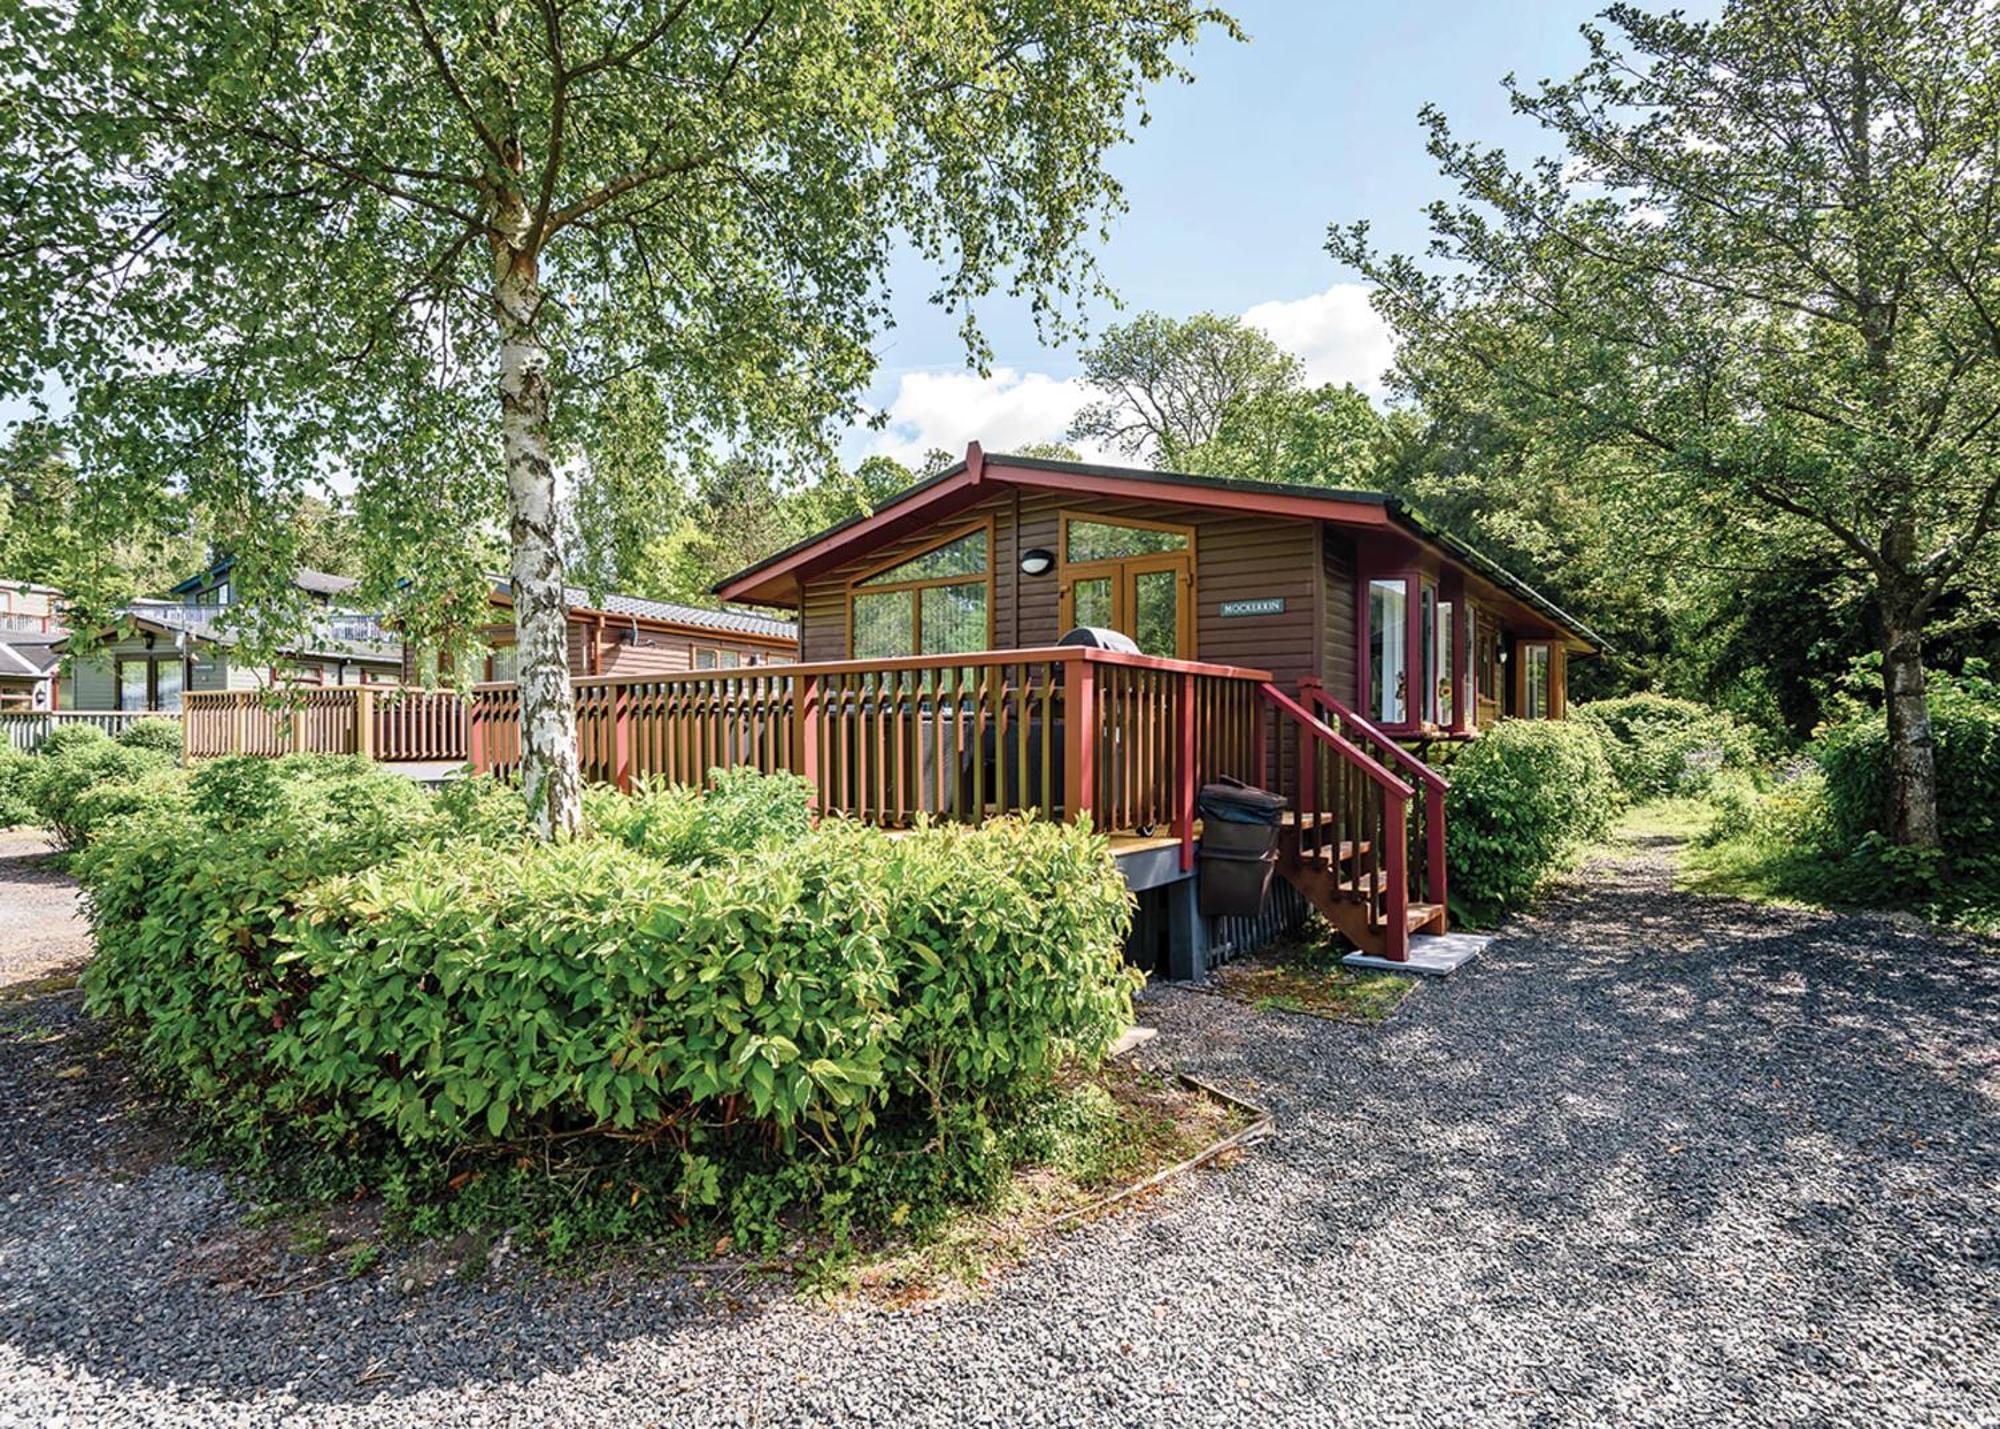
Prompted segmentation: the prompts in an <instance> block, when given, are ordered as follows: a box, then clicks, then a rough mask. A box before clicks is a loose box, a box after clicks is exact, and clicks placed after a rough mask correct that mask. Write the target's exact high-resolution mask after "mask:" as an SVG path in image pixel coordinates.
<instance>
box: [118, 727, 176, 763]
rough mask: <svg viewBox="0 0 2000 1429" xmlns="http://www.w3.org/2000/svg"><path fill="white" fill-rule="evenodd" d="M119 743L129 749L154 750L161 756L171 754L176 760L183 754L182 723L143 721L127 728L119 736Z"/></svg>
mask: <svg viewBox="0 0 2000 1429" xmlns="http://www.w3.org/2000/svg"><path fill="white" fill-rule="evenodd" d="M118 743H120V744H122V745H124V746H125V747H126V748H127V749H152V750H157V751H158V752H159V753H161V754H171V755H173V756H174V757H175V758H176V759H178V758H179V757H180V752H181V722H180V721H179V720H177V719H142V720H136V721H134V722H133V723H131V724H128V725H126V726H125V728H124V730H123V731H122V732H121V733H120V734H119V735H118Z"/></svg>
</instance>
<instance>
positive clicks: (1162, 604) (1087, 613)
mask: <svg viewBox="0 0 2000 1429" xmlns="http://www.w3.org/2000/svg"><path fill="white" fill-rule="evenodd" d="M1065 575H1066V577H1067V584H1066V587H1065V589H1064V591H1063V626H1064V628H1065V629H1068V628H1070V627H1072V626H1077V625H1095V626H1101V627H1108V628H1109V629H1112V630H1119V631H1123V632H1124V633H1125V634H1127V635H1129V636H1131V637H1132V640H1133V643H1134V644H1136V645H1137V646H1138V647H1139V649H1140V650H1141V651H1143V652H1144V653H1145V654H1148V655H1160V656H1165V657H1167V658H1169V659H1175V658H1178V659H1191V658H1192V657H1193V645H1194V639H1193V631H1194V618H1193V603H1194V601H1193V595H1194V578H1193V573H1192V571H1191V569H1190V565H1189V561H1188V555H1187V552H1185V551H1175V552H1169V553H1165V554H1161V555H1152V556H1134V557H1132V558H1131V559H1129V560H1123V561H1097V562H1092V563H1090V564H1088V565H1073V566H1070V567H1068V569H1067V570H1066V571H1065Z"/></svg>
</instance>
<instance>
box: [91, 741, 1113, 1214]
mask: <svg viewBox="0 0 2000 1429" xmlns="http://www.w3.org/2000/svg"><path fill="white" fill-rule="evenodd" d="M285 763H286V761H265V764H266V765H267V767H268V768H269V769H270V770H272V771H275V772H273V773H261V772H251V771H248V770H245V769H238V768H226V767H224V766H225V762H224V761H217V763H216V765H212V766H208V767H206V768H204V769H203V770H202V771H201V773H200V774H198V775H197V776H196V778H195V780H194V781H191V782H192V784H193V786H194V787H193V788H192V789H191V794H190V797H189V799H188V800H187V801H185V802H184V803H183V804H181V805H180V806H178V807H167V806H165V805H161V806H156V807H150V808H144V809H141V810H139V811H137V812H134V813H132V814H130V815H129V816H128V817H126V818H124V819H122V820H120V821H119V822H118V823H116V824H115V825H113V826H111V827H110V828H109V829H108V830H107V831H106V832H105V834H104V836H103V837H102V838H101V839H100V840H99V841H98V842H97V843H96V844H95V845H94V846H93V847H92V848H91V849H90V850H89V851H88V852H87V853H86V854H85V855H83V857H82V858H81V859H80V861H79V862H80V871H81V873H82V876H83V878H84V880H85V884H86V887H87V888H88V890H89V893H90V898H91V907H92V916H93V920H94V923H95V925H96V928H97V931H98V937H99V944H100V952H99V956H98V958H97V960H96V961H95V962H94V963H93V965H92V966H91V968H90V969H89V971H88V972H87V974H86V977H85V989H86V994H87V998H88V1005H89V1006H90V1007H91V1009H92V1010H93V1011H96V1012H98V1013H101V1014H108V1015H112V1016H115V1017H118V1018H120V1019H121V1020H123V1021H125V1022H127V1023H128V1024H129V1025H130V1026H131V1027H132V1028H133V1030H134V1032H135V1034H136V1036H137V1038H138V1040H139V1045H140V1047H141V1049H142V1051H143V1053H144V1056H145V1059H146V1062H147V1064H148V1066H149V1067H151V1068H152V1069H153V1071H154V1072H155V1073H156V1074H157V1075H158V1076H159V1078H160V1079H161V1080H162V1081H163V1082H164V1083H165V1084H166V1085H168V1086H169V1087H170V1088H172V1089H174V1090H176V1091H178V1092H179V1093H180V1094H182V1095H183V1096H186V1097H189V1098H191V1099H193V1100H194V1101H195V1102H197V1103H198V1104H199V1105H200V1106H201V1107H203V1108H204V1109H205V1110H206V1111H207V1113H208V1114H209V1116H210V1118H211V1122H212V1124H213V1126H214V1128H215V1132H216V1135H217V1136H218V1137H219V1138H220V1139H221V1141H222V1142H223V1144H225V1145H227V1146H228V1147H230V1148H231V1150H232V1152H233V1153H234V1155H235V1156H236V1157H237V1158H238V1160H239V1164H242V1165H245V1166H246V1167H248V1168H250V1169H253V1170H254V1169H264V1170H270V1169H271V1168H272V1166H273V1163H274V1159H275V1158H280V1157H282V1156H285V1155H289V1154H294V1153H303V1152H310V1153H312V1155H313V1156H315V1157H317V1158H319V1159H320V1161H322V1162H325V1163H328V1164H336V1165H341V1166H345V1167H347V1168H348V1169H347V1170H346V1171H344V1172H341V1173H340V1174H341V1175H343V1176H345V1177H346V1178H347V1179H346V1181H345V1183H344V1184H345V1186H346V1187H348V1188H351V1187H352V1185H354V1184H357V1183H362V1184H369V1185H373V1186H377V1187H380V1188H382V1189H383V1190H384V1191H385V1193H386V1194H388V1195H389V1196H390V1197H391V1200H392V1201H394V1202H398V1203H400V1204H402V1205H404V1206H406V1207H408V1208H410V1209H411V1211H412V1215H413V1217H414V1222H413V1223H416V1224H419V1225H423V1224H426V1222H425V1221H424V1219H423V1218H425V1217H436V1216H442V1215H447V1214H448V1215H450V1216H451V1217H454V1218H456V1219H459V1220H466V1219H471V1220H477V1219H480V1218H481V1217H485V1216H491V1217H494V1218H499V1219H518V1218H519V1217H520V1215H521V1212H522V1207H521V1204H520V1202H521V1198H523V1197H529V1196H534V1197H540V1198H541V1200H540V1204H542V1205H543V1207H544V1210H545V1211H546V1213H547V1217H548V1219H546V1220H545V1221H544V1223H543V1230H544V1232H545V1233H546V1236H547V1239H548V1242H549V1244H550V1245H551V1246H552V1247H558V1248H559V1247H560V1246H562V1245H563V1244H565V1243H566V1242H567V1240H568V1239H569V1238H570V1237H571V1236H572V1235H573V1234H577V1233H579V1232H577V1231H576V1229H575V1228H576V1226H577V1225H578V1224H580V1222H579V1221H578V1219H577V1218H578V1217H579V1216H582V1215H583V1212H582V1211H581V1210H578V1209H577V1208H576V1206H575V1205H572V1204H570V1203H575V1202H578V1192H577V1191H576V1190H575V1189H574V1187H575V1186H577V1185H583V1186H585V1187H587V1188H589V1189H588V1190H587V1192H586V1193H584V1197H583V1198H584V1199H585V1200H588V1201H589V1203H590V1205H591V1206H592V1207H593V1209H592V1210H591V1211H590V1213H589V1216H588V1221H589V1227H590V1230H589V1233H590V1234H591V1235H594V1236H602V1235H620V1234H637V1233H649V1234H651V1233H659V1232H660V1231H662V1230H665V1229H672V1228H673V1227H674V1226H677V1225H685V1224H686V1223H687V1221H688V1219H689V1218H690V1217H693V1218H696V1219H699V1220H714V1219H717V1218H720V1219H722V1220H724V1221H725V1222H727V1223H729V1224H730V1225H731V1226H733V1227H734V1230H735V1233H737V1234H739V1235H746V1236H760V1237H766V1238H768V1237H770V1236H772V1235H774V1234H776V1232H777V1228H778V1222H777V1219H776V1217H777V1216H778V1214H779V1213H780V1212H781V1211H783V1210H784V1209H785V1208H786V1207H788V1206H793V1205H805V1206H807V1207H808V1208H810V1209H811V1210H813V1211H814V1212H816V1213H818V1214H821V1215H823V1216H826V1217H828V1218H830V1219H832V1220H834V1221H835V1222H836V1223H838V1222H840V1221H842V1220H843V1219H844V1218H847V1217H852V1216H865V1217H882V1218H888V1219H895V1220H897V1221H899V1222H902V1221H904V1220H906V1219H907V1218H909V1217H911V1216H913V1215H914V1216H917V1217H919V1218H920V1217H921V1216H922V1215H923V1214H924V1213H925V1210H924V1208H926V1207H934V1206H935V1205H937V1204H938V1203H939V1202H940V1200H941V1199H942V1198H946V1197H950V1196H953V1195H972V1194H979V1193H980V1192H981V1191H982V1190H983V1189H990V1188H991V1185H992V1183H993V1180H994V1178H995V1176H996V1175H997V1174H999V1173H998V1171H997V1170H996V1167H997V1166H998V1165H999V1164H1000V1162H1001V1160H1003V1159H1004V1150H1003V1148H1004V1145H1005V1138H1004V1136H1002V1134H1001V1132H1000V1130H999V1129H998V1128H999V1127H1000V1126H1001V1125H1002V1123H1004V1121H1005V1120H1006V1118H1007V1116H1008V1115H1010V1114H1012V1113H1014V1112H1015V1111H1016V1110H1017V1109H1018V1108H1021V1107H1023V1106H1026V1105H1027V1104H1029V1102H1030V1101H1031V1100H1032V1098H1033V1097H1034V1095H1035V1093H1036V1091H1037V1089H1038V1088H1041V1087H1044V1086H1046V1084H1047V1082H1048V1079H1049V1077H1050V1074H1051V1072H1052V1070H1053V1069H1054V1067H1055V1066H1056V1065H1057V1064H1058V1062H1060V1061H1061V1060H1063V1059H1064V1058H1065V1057H1067V1056H1068V1055H1070V1054H1071V1053H1078V1054H1081V1055H1084V1056H1086V1057H1095V1056H1097V1055H1100V1054H1101V1053H1102V1052H1103V1050H1104V1048H1105V1047H1106V1046H1107V1045H1108V1044H1109V1042H1110V1040H1111V1039H1112V1038H1113V1037H1115V1036H1116V1034H1117V1032H1118V1031H1119V1030H1120V1029H1121V1028H1122V1027H1123V1025H1124V1024H1125V1022H1126V1021H1127V1020H1128V1018H1129V1012H1130V995H1131V991H1132V987H1133V983H1134V981H1135V979H1134V977H1133V975H1132V974H1130V973H1129V972H1128V971H1127V970H1126V969H1125V968H1124V966H1123V962H1122V957H1121V949H1122V945H1123V940H1124V934H1125V929H1126V926H1127V921H1128V918H1129V912H1128V901H1129V900H1128V896H1127V894H1126V891H1125V887H1124V883H1123V880H1122V879H1121V878H1120V877H1119V876H1118V874H1117V872H1116V869H1115V866H1114V865H1113V864H1112V861H1111V860H1110V858H1109V856H1108V854H1107V852H1106V849H1105V846H1104V843H1103V841H1102V840H1101V839H1099V838H1096V837H1094V836H1092V835H1089V834H1086V833H1082V832H1080V831H1078V830H1076V829H1072V828H1067V827H1062V826H1055V825H1048V824H1038V823H1012V822H1009V823H1001V824H994V825H988V826H985V827H982V828H977V829H962V828H958V827H947V828H935V829H929V830H924V831H920V832H917V833H913V834H911V835H908V836H906V837H903V838H891V837H889V836H887V835H884V834H882V833H879V832H877V831H873V830H868V829H863V828H858V827H854V826H850V825H846V824H844V823H842V822H840V821H829V822H828V823H826V824H824V825H822V826H821V827H820V828H818V829H808V828H806V827H805V820H804V817H803V808H804V805H803V798H802V792H801V790H800V788H799V786H798V784H797V782H796V781H794V780H790V779H788V778H772V779H758V778H757V777H756V776H747V777H745V776H734V775H732V776H729V777H726V778H721V779H718V780H717V781H716V784H715V787H714V788H713V789H712V790H711V791H710V792H709V793H707V794H706V795H695V794H690V793H688V792H686V791H678V792H676V791H667V790H651V791H648V792H647V794H646V795H645V797H643V798H640V799H635V800H632V801H630V804H629V805H614V804H610V803H608V802H606V800H605V798H604V797H603V796H601V795H599V796H593V798H592V800H591V812H592V814H593V817H594V818H595V819H596V820H597V821H598V825H599V829H600V830H601V831H600V832H597V833H594V834H593V835H590V836H586V837H583V838H579V839H575V840H570V841H565V842H560V843H552V844H534V843H523V842H521V841H519V840H518V838H514V837H510V836H500V837H495V836H493V834H492V831H491V830H490V829H488V828H486V827H484V823H485V818H484V811H485V810H486V809H487V808H488V807H489V806H495V807H497V805H496V800H497V798H498V794H496V793H495V791H496V790H499V792H500V793H505V792H507V791H504V790H500V786H498V785H495V784H494V783H493V782H492V781H466V782H467V786H468V787H467V788H465V789H463V790H459V789H453V790H449V791H447V792H446V793H444V794H441V795H438V796H434V797H433V796H428V795H424V794H422V793H420V792H419V791H417V790H416V789H415V788H414V786H412V785H410V784H408V783H407V782H406V781H402V780H395V781H394V783H395V785H396V786H397V789H398V790H399V792H391V790H390V789H389V788H388V787H387V786H385V785H383V784H382V782H381V781H382V778H383V777H385V776H376V777H375V778H373V779H369V778H364V777H360V776H352V777H347V778H326V777H321V776H322V774H323V773H324V771H315V770H311V769H307V768H304V767H297V766H295V767H294V769H293V770H291V771H289V774H288V775H287V772H286V771H283V770H282V769H281V766H282V765H284V764H285ZM204 781H205V787H204ZM409 799H416V800H418V801H419V805H420V806H413V805H410V804H409V803H408V800H409ZM513 802H514V804H515V805H516V806H518V804H519V800H518V795H515V796H513ZM690 803H693V804H696V805H700V806H701V807H699V808H693V809H691V808H690V807H689V804H690ZM513 827H514V828H516V829H517V828H518V824H515V825H514V826H513ZM482 839H483V841H482ZM732 841H733V842H732ZM659 848H669V849H672V850H674V851H675V852H676V853H677V854H679V855H682V857H678V858H676V859H668V858H663V857H661V856H660V855H659V854H658V853H657V852H656V849H659ZM288 1148H289V1150H288ZM529 1149H533V1150H534V1151H535V1157H534V1158H533V1159H532V1161H530V1162H529V1166H530V1167H531V1168H532V1169H524V1167H523V1166H522V1165H521V1164H520V1158H521V1156H522V1153H523V1152H524V1151H526V1150H529ZM548 1158H553V1159H555V1160H559V1161H560V1162H561V1165H562V1167H563V1168H564V1171H563V1174H564V1176H565V1177H567V1178H573V1179H565V1180H562V1181H560V1182H559V1183H557V1182H550V1181H549V1180H548V1179H547V1167H548V1166H549V1165H550V1164H551V1161H550V1160H549V1159H548ZM612 1167H615V1168H616V1170H615V1172H614V1171H612V1170H611V1169H610V1168H612ZM583 1168H587V1170H586V1169H583ZM454 1172H458V1173H461V1174H459V1175H458V1176H457V1177H456V1181H455V1184H452V1185H447V1183H448V1182H452V1181H453V1173H454ZM466 1172H470V1173H472V1174H473V1175H474V1177H475V1179H476V1180H477V1182H478V1185H477V1186H474V1187H470V1188H468V1186H467V1183H466V1180H465V1175H464V1174H463V1173H466ZM323 1184H325V1185H332V1184H334V1183H333V1182H326V1183H323ZM606 1187H612V1188H614V1190H615V1193H614V1190H607V1189H605V1188H606ZM460 1193H463V1194H460ZM600 1193H601V1194H600ZM447 1202H449V1209H448V1210H447V1209H446V1207H447ZM558 1202H561V1203H563V1204H564V1206H565V1207H567V1208H565V1209H560V1210H555V1209H549V1208H550V1207H553V1206H555V1205H556V1204H557V1203H558ZM913 1206H914V1207H915V1208H916V1209H914V1210H913V1209H912V1207H913Z"/></svg>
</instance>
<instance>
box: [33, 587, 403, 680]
mask: <svg viewBox="0 0 2000 1429" xmlns="http://www.w3.org/2000/svg"><path fill="white" fill-rule="evenodd" d="M128 629H129V630H132V631H137V632H140V633H142V634H149V635H164V636H167V637H169V638H171V639H173V640H174V641H176V642H179V641H180V640H181V638H182V637H183V636H185V637H186V643H187V644H189V645H193V644H196V643H200V644H204V645H218V646H221V647H222V648H224V649H228V648H229V647H231V646H233V645H234V644H235V643H236V637H235V636H234V635H233V634H231V633H230V632H229V631H228V630H226V629H224V628H223V627H222V625H221V624H220V622H218V621H216V620H213V619H208V618H206V617H196V616H183V615H182V613H181V608H180V607H176V606H174V605H173V604H172V603H170V602H165V603H159V604H154V605H136V606H130V607H127V609H126V610H125V611H124V613H123V614H122V615H120V616H119V618H118V620H117V622H116V623H115V624H112V625H107V626H105V627H103V629H102V630H100V631H99V632H98V633H99V634H100V635H108V636H116V635H119V634H121V633H123V632H124V631H126V630H128ZM53 648H54V649H55V650H56V651H57V653H58V655H60V654H61V652H62V651H64V650H66V649H67V648H68V645H67V641H66V640H62V641H57V642H55V644H54V647H53ZM280 653H281V654H283V655H286V656H290V657H294V658H297V657H305V658H314V659H318V658H325V659H333V660H374V661H378V662H388V661H393V662H394V663H396V664H398V665H400V664H401V663H402V659H403V645H402V642H401V641H400V640H389V639H383V640H349V639H343V638H339V637H336V636H334V635H333V634H332V633H331V632H330V631H329V630H328V629H327V628H326V627H325V626H322V627H321V628H319V629H316V630H314V631H312V632H311V633H309V634H307V635H304V636H302V637H300V638H299V639H298V640H297V641H296V642H294V643H292V644H288V645H286V646H285V647H284V649H283V650H282V651H281V652H280Z"/></svg>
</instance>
